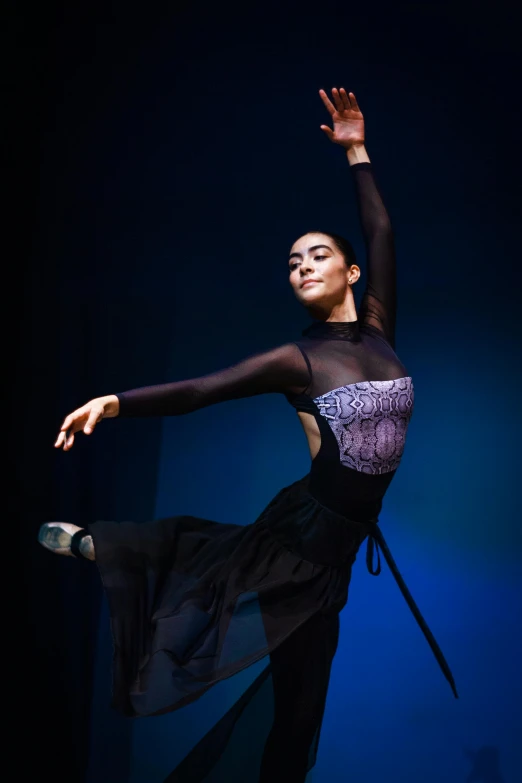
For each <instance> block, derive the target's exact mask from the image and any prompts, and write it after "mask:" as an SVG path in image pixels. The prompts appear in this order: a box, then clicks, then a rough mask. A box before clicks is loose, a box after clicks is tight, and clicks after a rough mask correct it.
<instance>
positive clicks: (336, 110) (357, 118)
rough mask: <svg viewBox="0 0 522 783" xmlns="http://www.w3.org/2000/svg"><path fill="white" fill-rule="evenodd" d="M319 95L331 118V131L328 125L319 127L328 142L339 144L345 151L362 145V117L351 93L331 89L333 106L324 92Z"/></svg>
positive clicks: (320, 91)
mask: <svg viewBox="0 0 522 783" xmlns="http://www.w3.org/2000/svg"><path fill="white" fill-rule="evenodd" d="M319 95H320V96H321V98H322V100H323V103H324V105H325V106H326V108H327V109H328V111H329V112H330V115H331V117H332V122H333V130H332V129H331V128H329V127H328V125H321V130H323V131H324V132H325V133H326V135H327V136H328V138H329V139H330V141H333V142H334V143H335V144H340V145H341V147H344V148H345V149H347V150H348V149H350V148H351V147H353V146H354V145H357V144H364V117H363V116H362V113H361V110H360V109H359V106H358V105H357V100H356V98H355V95H354V94H353V92H349V93H347V92H346V90H345V89H344V87H341V89H340V90H338V89H337V88H336V87H333V88H332V97H333V100H334V103H335V106H334V104H333V103H332V102H331V101H330V99H329V98H328V95H327V94H326V93H325V91H324V90H319Z"/></svg>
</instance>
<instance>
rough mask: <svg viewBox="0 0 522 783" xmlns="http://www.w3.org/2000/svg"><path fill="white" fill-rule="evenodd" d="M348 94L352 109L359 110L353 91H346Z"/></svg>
mask: <svg viewBox="0 0 522 783" xmlns="http://www.w3.org/2000/svg"><path fill="white" fill-rule="evenodd" d="M348 95H349V96H350V103H351V104H352V109H353V110H354V111H361V110H360V109H359V104H358V103H357V98H356V97H355V95H354V94H353V92H350V93H348Z"/></svg>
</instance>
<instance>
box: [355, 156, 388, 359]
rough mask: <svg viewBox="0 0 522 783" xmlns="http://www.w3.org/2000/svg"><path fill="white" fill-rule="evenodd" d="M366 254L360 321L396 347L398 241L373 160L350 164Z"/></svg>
mask: <svg viewBox="0 0 522 783" xmlns="http://www.w3.org/2000/svg"><path fill="white" fill-rule="evenodd" d="M350 168H351V171H352V174H353V177H354V182H355V190H356V194H357V203H358V208H359V216H360V219H361V227H362V232H363V236H364V241H365V245H366V254H367V285H366V289H365V291H364V294H363V298H362V300H361V306H360V309H359V315H358V318H359V321H360V322H361V324H365V325H368V326H372V327H374V328H376V329H378V330H379V331H380V332H382V333H383V334H384V336H385V338H386V340H387V341H388V342H389V343H390V345H391V346H392V348H395V319H396V309H397V291H396V261H395V242H394V237H393V231H392V227H391V223H390V218H389V215H388V212H387V211H386V207H385V206H384V203H383V200H382V197H381V194H380V192H379V189H378V187H377V184H376V182H375V179H374V176H373V170H372V166H371V163H356V164H355V165H353V166H351V167H350Z"/></svg>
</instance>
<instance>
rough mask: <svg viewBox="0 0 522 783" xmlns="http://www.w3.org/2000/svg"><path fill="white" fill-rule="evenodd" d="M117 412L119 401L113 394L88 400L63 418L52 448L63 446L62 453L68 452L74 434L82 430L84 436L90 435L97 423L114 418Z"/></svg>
mask: <svg viewBox="0 0 522 783" xmlns="http://www.w3.org/2000/svg"><path fill="white" fill-rule="evenodd" d="M119 410H120V401H119V400H118V398H117V397H116V395H115V394H109V395H107V396H106V397H96V399H94V400H90V401H89V402H87V403H85V405H82V407H81V408H77V409H76V410H75V411H73V412H72V413H69V415H68V416H66V417H65V419H64V421H63V424H62V426H61V427H60V432H59V433H58V438H57V439H56V443H55V444H54V447H55V448H56V449H59V448H60V446H63V450H64V451H69V449H72V446H73V443H74V433H75V432H80V430H83V431H84V433H85V434H86V435H90V434H91V432H93V431H94V428H95V426H96V425H97V424H98V422H99V421H101V420H102V419H112V418H114V417H115V416H117V415H118V413H119Z"/></svg>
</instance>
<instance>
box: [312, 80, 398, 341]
mask: <svg viewBox="0 0 522 783" xmlns="http://www.w3.org/2000/svg"><path fill="white" fill-rule="evenodd" d="M320 94H321V98H322V100H323V103H324V104H325V106H326V108H327V109H328V111H329V113H330V115H331V117H332V121H333V126H334V127H333V130H332V129H331V128H329V127H328V126H327V125H321V129H322V130H324V132H325V133H326V135H327V136H328V138H329V139H330V141H332V142H334V143H335V144H339V145H340V146H342V147H344V148H345V150H346V157H347V159H348V163H349V164H350V169H351V171H352V175H353V178H354V183H355V189H356V193H357V203H358V207H359V216H360V219H361V227H362V232H363V236H364V241H365V244H366V255H367V285H366V289H365V291H364V294H363V298H362V301H361V306H360V310H359V320H360V321H361V322H363V323H365V324H367V325H369V326H372V327H374V328H375V329H378V330H379V331H380V332H381V333H382V334H383V335H384V336H385V338H386V340H387V341H388V342H389V343H390V345H391V346H392V348H395V320H396V309H397V291H396V260H395V243H394V238H393V231H392V227H391V222H390V218H389V215H388V212H387V211H386V207H385V206H384V202H383V200H382V197H381V194H380V192H379V189H378V187H377V184H376V182H375V178H374V176H373V171H372V166H371V163H370V158H369V157H368V153H367V152H366V148H365V146H364V141H365V135H364V118H363V115H362V113H361V111H360V109H359V106H358V104H357V100H356V98H355V95H354V94H353V92H351V93H346V91H345V90H344V89H343V88H341V90H340V91H339V90H337V89H335V88H334V89H333V90H332V96H333V99H334V102H335V106H334V105H333V103H332V102H331V101H330V100H329V98H328V96H327V95H326V93H325V92H324V90H320Z"/></svg>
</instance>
